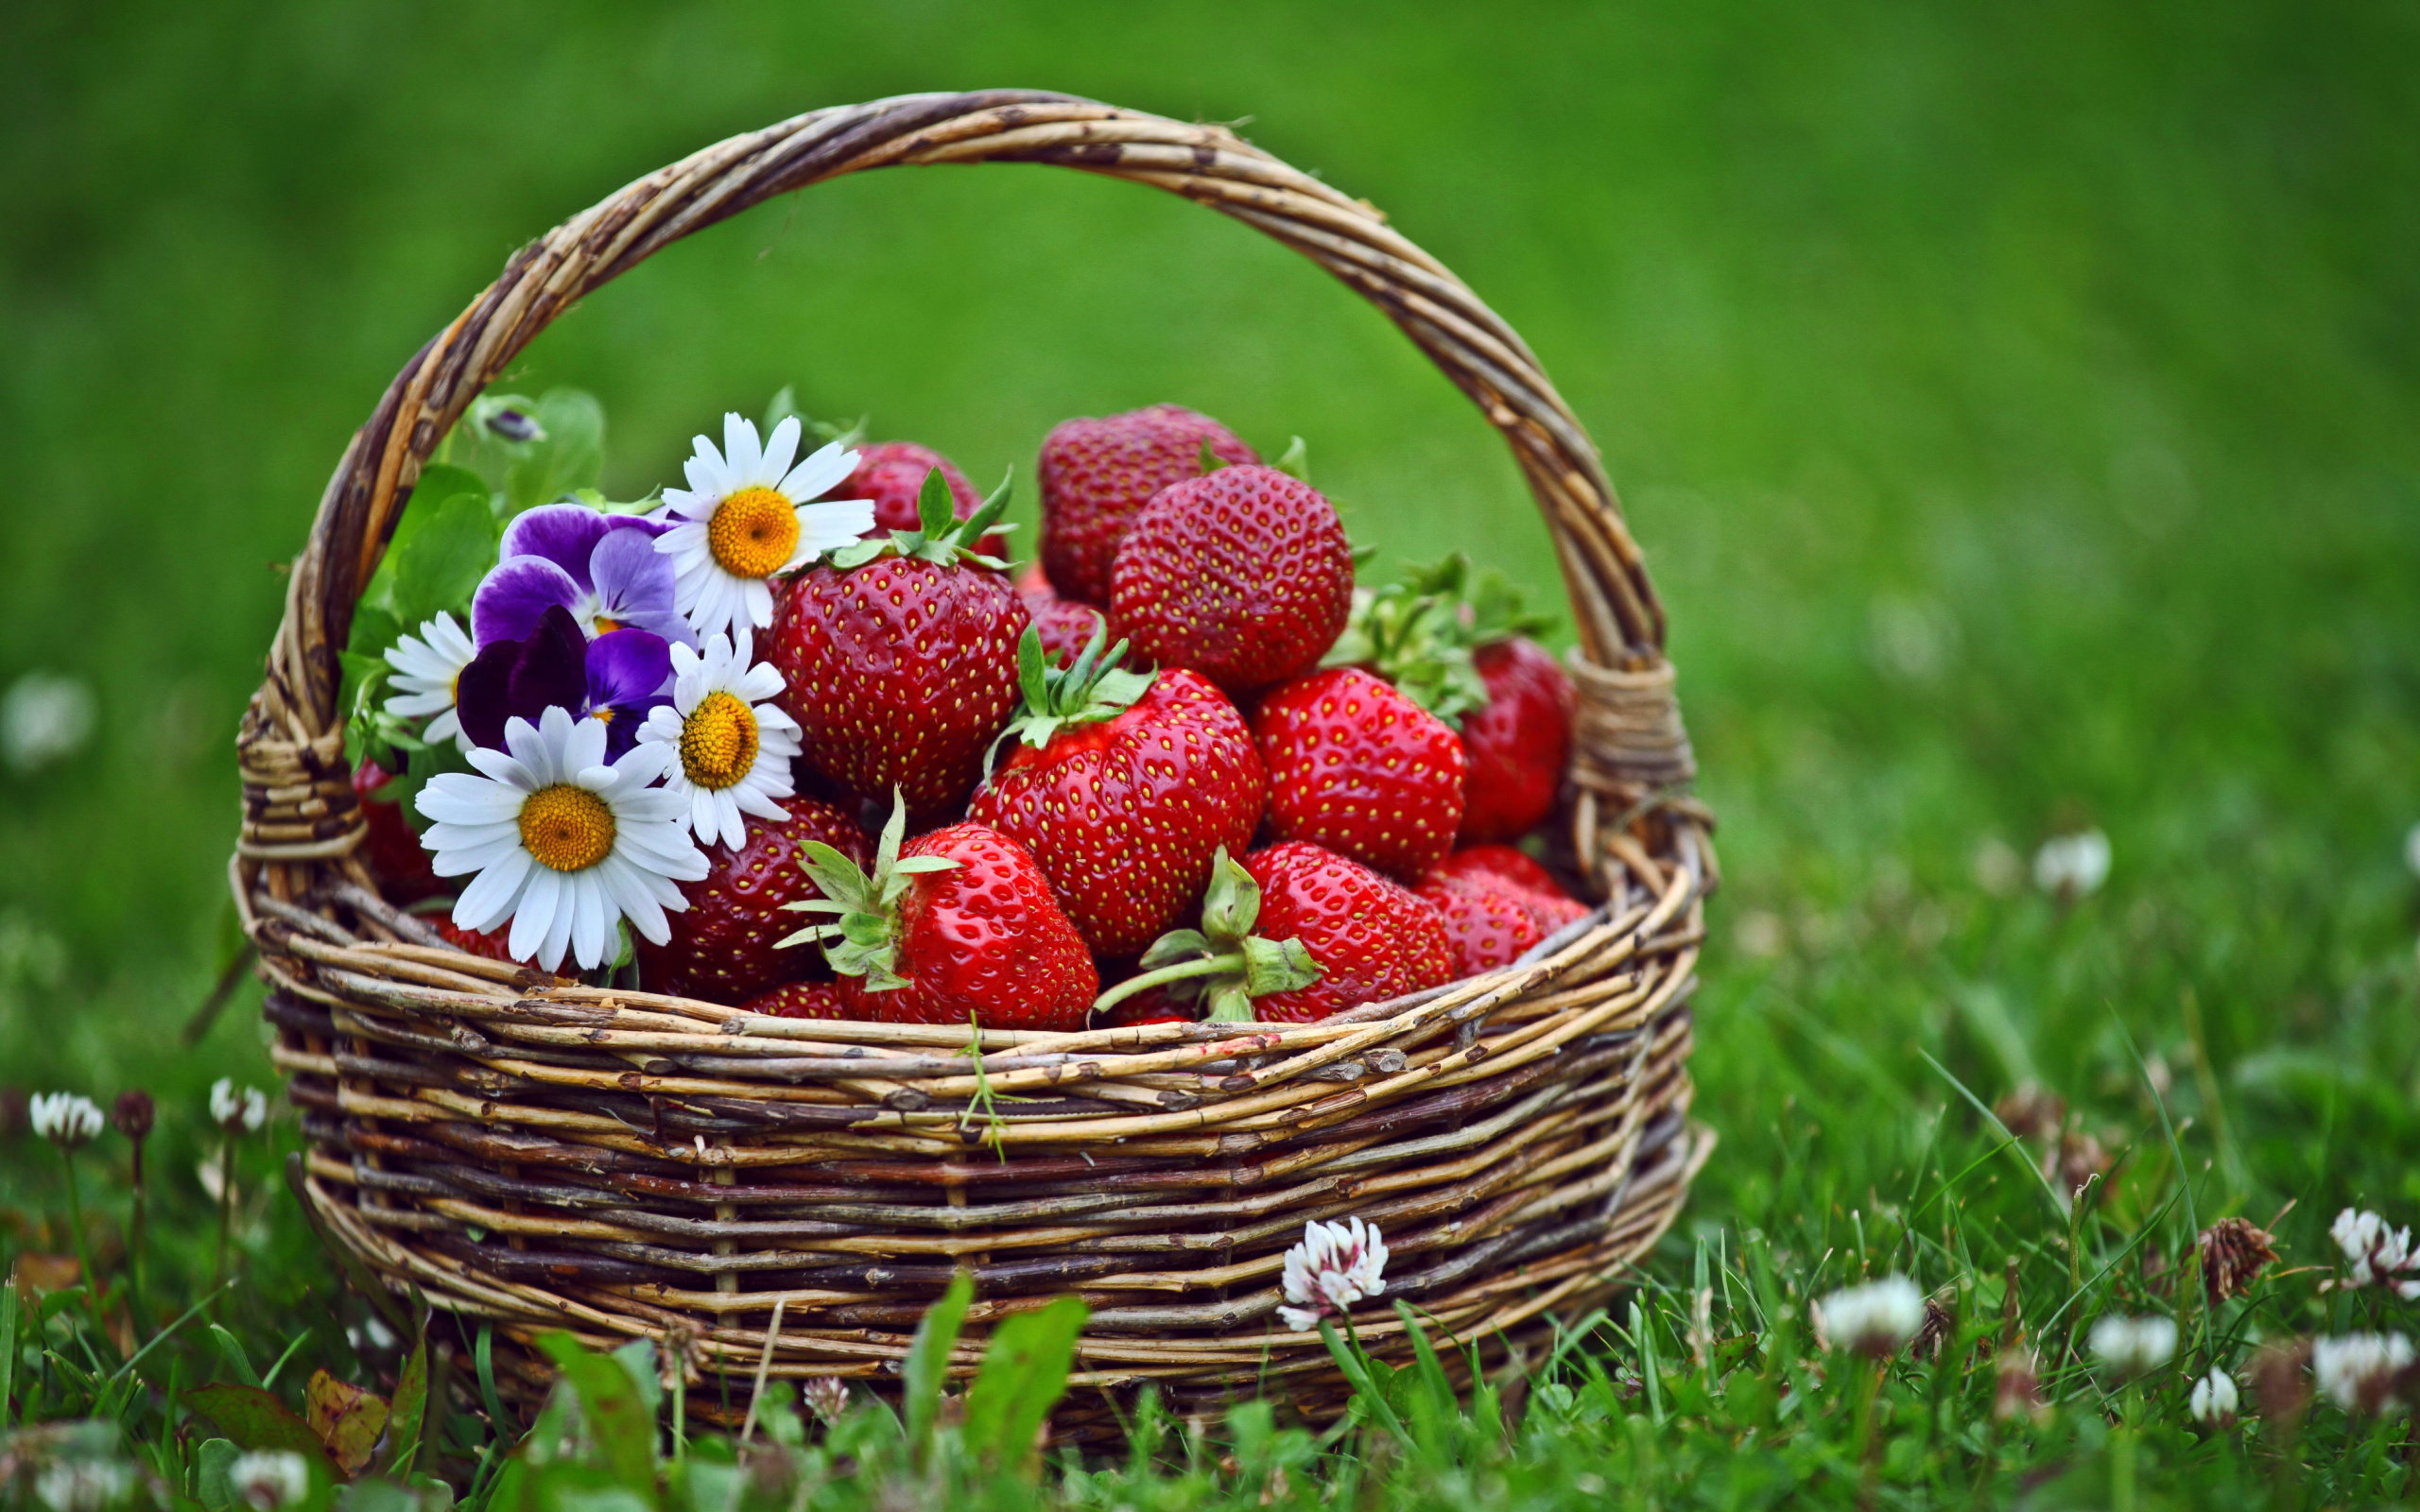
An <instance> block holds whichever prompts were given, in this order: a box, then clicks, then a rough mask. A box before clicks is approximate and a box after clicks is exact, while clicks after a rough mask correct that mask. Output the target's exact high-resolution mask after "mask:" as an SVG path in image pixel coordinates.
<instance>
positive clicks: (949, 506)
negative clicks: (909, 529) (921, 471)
mask: <svg viewBox="0 0 2420 1512" xmlns="http://www.w3.org/2000/svg"><path fill="white" fill-rule="evenodd" d="M957 523H958V500H957V499H956V498H955V497H954V496H953V495H952V494H951V493H950V491H949V479H947V478H945V477H943V476H942V470H941V469H940V468H934V469H933V470H932V471H931V472H926V473H925V485H924V487H923V488H920V489H918V490H916V528H917V529H918V530H919V531H920V532H921V533H922V534H923V535H924V536H925V539H926V540H938V539H940V538H941V537H942V536H945V535H948V534H949V528H950V526H951V525H953V524H957Z"/></svg>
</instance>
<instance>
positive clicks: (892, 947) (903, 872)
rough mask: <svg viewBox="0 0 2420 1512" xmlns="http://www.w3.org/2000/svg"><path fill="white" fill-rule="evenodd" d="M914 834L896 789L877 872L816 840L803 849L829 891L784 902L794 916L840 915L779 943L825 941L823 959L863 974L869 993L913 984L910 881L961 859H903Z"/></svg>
mask: <svg viewBox="0 0 2420 1512" xmlns="http://www.w3.org/2000/svg"><path fill="white" fill-rule="evenodd" d="M907 833H908V805H907V803H906V802H904V801H903V800H902V799H900V796H899V791H898V789H896V788H893V789H892V790H891V794H890V822H889V823H887V824H885V825H884V826H883V827H882V840H881V842H880V844H878V845H877V846H876V847H875V848H874V854H873V875H872V876H868V875H867V874H866V873H865V871H864V869H863V868H860V867H859V866H858V865H857V864H856V862H854V861H852V860H850V859H849V858H848V857H847V856H844V855H842V854H841V853H840V852H839V851H835V850H834V849H832V848H831V847H830V846H828V845H825V844H824V843H823V842H822V841H821V840H809V841H807V842H806V843H805V844H804V846H802V847H800V851H801V854H800V856H799V863H798V865H799V869H800V870H801V871H804V872H805V873H806V877H807V880H808V881H809V882H812V883H814V884H815V885H816V886H817V887H818V888H820V889H821V891H822V893H823V896H822V897H821V898H809V899H805V900H803V901H801V902H792V903H784V904H782V906H783V907H784V908H786V909H788V910H789V911H790V912H792V913H802V914H837V915H838V916H839V917H838V918H837V919H831V920H829V921H827V922H824V923H821V924H809V925H807V926H806V927H805V928H804V929H801V930H799V931H798V932H797V933H795V934H791V935H786V936H783V937H782V938H780V939H778V940H775V941H774V942H773V944H774V948H776V949H780V948H781V947H783V946H787V945H805V944H810V943H814V944H821V946H822V947H823V959H824V960H825V961H827V962H828V963H830V965H831V967H832V970H834V971H838V973H840V974H841V975H842V976H862V977H864V978H865V979H866V990H867V991H869V992H895V991H897V990H898V989H899V988H903V987H906V986H907V985H908V979H907V978H906V977H904V976H901V975H900V974H899V971H898V965H899V897H900V895H901V894H902V893H904V892H906V891H907V890H908V883H910V882H912V881H914V880H915V879H916V878H917V877H919V876H921V875H923V874H924V873H925V872H929V871H948V870H951V869H953V868H956V867H957V866H958V865H959V863H957V862H955V861H952V860H951V859H950V858H949V857H947V856H909V857H908V858H907V859H906V860H902V859H900V855H899V842H900V840H901V839H902V838H903V837H905V836H906V834H907Z"/></svg>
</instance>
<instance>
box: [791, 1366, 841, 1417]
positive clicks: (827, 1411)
mask: <svg viewBox="0 0 2420 1512" xmlns="http://www.w3.org/2000/svg"><path fill="white" fill-rule="evenodd" d="M799 1396H800V1398H801V1399H802V1400H804V1401H805V1403H806V1408H807V1411H809V1412H811V1413H813V1414H815V1416H817V1417H821V1418H822V1419H823V1420H824V1421H825V1422H827V1423H828V1422H834V1421H837V1420H838V1418H839V1416H840V1415H841V1414H842V1413H844V1412H847V1411H848V1410H849V1383H847V1382H845V1381H843V1380H841V1379H840V1378H839V1377H838V1376H816V1377H814V1378H812V1379H811V1380H809V1381H808V1382H807V1383H806V1385H805V1387H804V1389H803V1390H802V1391H800V1393H799Z"/></svg>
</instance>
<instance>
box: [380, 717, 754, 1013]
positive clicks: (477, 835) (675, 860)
mask: <svg viewBox="0 0 2420 1512" xmlns="http://www.w3.org/2000/svg"><path fill="white" fill-rule="evenodd" d="M504 744H505V749H504V750H487V749H484V748H482V749H475V750H473V751H472V752H471V765H474V766H475V767H477V768H478V769H479V772H480V773H481V774H482V775H478V776H474V775H472V774H470V773H468V772H444V773H441V774H439V775H438V776H436V777H433V778H430V779H429V781H428V785H427V786H426V787H423V788H422V789H421V791H420V796H419V797H418V798H417V799H414V801H415V802H417V803H418V804H419V805H420V811H421V812H422V813H423V814H424V815H426V816H428V817H429V818H430V819H432V820H434V821H435V822H434V823H432V824H431V825H429V827H428V832H427V833H426V834H425V835H423V837H422V838H423V843H424V844H425V845H427V847H428V848H429V850H431V851H435V852H436V855H435V858H434V859H433V861H432V862H431V866H432V867H433V868H435V870H436V872H437V874H438V875H439V876H441V877H458V876H461V875H463V874H465V873H466V872H474V871H475V872H477V873H478V875H477V876H476V877H475V878H474V879H473V880H472V883H471V885H469V886H467V887H465V888H463V889H462V896H461V897H460V899H458V901H457V902H455V904H454V922H455V923H456V924H457V925H458V926H459V927H461V928H463V929H469V930H479V931H485V930H491V929H493V928H495V927H496V926H497V925H499V924H501V923H502V922H504V920H505V919H511V920H512V934H511V935H510V936H509V937H508V938H507V940H506V942H505V944H506V948H507V949H509V950H510V952H511V953H512V954H513V956H514V957H515V958H516V959H519V960H525V961H526V960H528V959H530V958H532V956H533V955H534V957H535V958H536V960H537V962H538V964H539V965H541V966H543V967H544V968H545V969H546V970H548V971H553V970H554V969H555V968H556V967H558V966H560V965H562V958H563V952H564V951H565V950H566V949H568V950H570V951H571V953H572V954H573V955H574V957H575V958H577V959H578V960H579V964H580V965H581V966H583V967H595V966H597V965H599V964H601V963H603V962H604V961H607V960H609V959H611V958H612V956H613V951H612V949H611V947H610V944H609V942H610V941H611V940H612V938H613V935H614V919H616V918H621V919H629V920H630V921H631V923H633V924H635V925H637V926H638V931H639V933H640V934H641V935H644V936H647V938H648V939H649V940H650V941H652V942H654V943H655V944H658V945H661V944H664V943H665V942H666V940H668V939H670V938H671V937H672V931H671V927H670V926H669V925H668V924H666V922H665V919H664V911H665V910H666V909H667V908H669V909H671V910H672V911H673V912H675V913H678V912H680V911H682V910H683V909H685V908H687V907H688V906H689V903H688V900H687V899H685V898H683V897H682V896H681V889H680V888H678V887H676V886H674V885H673V883H674V882H676V881H678V882H695V881H697V880H699V879H700V878H701V877H703V876H704V875H705V874H706V857H705V853H704V852H703V851H700V850H699V849H698V848H697V847H696V846H694V845H692V844H690V843H689V835H688V826H687V825H685V824H683V822H682V813H683V809H684V808H685V807H686V806H687V805H685V804H684V803H683V801H682V799H681V796H680V795H679V794H677V793H671V792H667V791H666V790H665V789H663V788H661V787H650V786H648V783H650V782H654V781H655V780H656V779H657V778H658V777H660V776H662V775H663V773H664V765H665V762H666V760H667V759H668V758H669V757H670V755H671V751H670V749H669V748H668V747H664V746H632V747H631V748H630V750H629V751H627V752H626V753H624V755H623V757H622V759H621V760H620V761H618V762H615V763H614V764H613V765H610V766H609V765H605V727H604V726H603V725H602V724H600V723H598V722H597V721H596V720H594V719H574V718H573V717H572V716H571V713H570V712H569V711H568V710H565V709H563V708H562V707H560V706H551V707H549V708H548V709H547V710H546V712H545V713H544V714H543V715H541V716H540V718H539V722H538V724H537V725H536V727H535V728H532V727H531V725H530V723H529V721H527V719H521V718H514V719H511V720H509V721H507V722H506V724H505V727H504Z"/></svg>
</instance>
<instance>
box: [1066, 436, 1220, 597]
mask: <svg viewBox="0 0 2420 1512" xmlns="http://www.w3.org/2000/svg"><path fill="white" fill-rule="evenodd" d="M1204 446H1207V447H1209V448H1210V452H1211V455H1214V456H1217V457H1219V459H1221V460H1223V461H1227V462H1257V461H1259V460H1260V457H1259V455H1257V454H1255V453H1254V452H1253V449H1252V448H1251V447H1249V446H1246V445H1245V444H1244V443H1243V442H1242V441H1241V440H1239V439H1237V438H1236V435H1235V433H1234V432H1233V431H1230V430H1228V429H1227V427H1225V426H1224V425H1221V424H1219V422H1218V421H1215V420H1212V419H1211V418H1210V417H1209V416H1207V415H1198V414H1196V413H1194V412H1193V411H1192V410H1189V409H1185V408H1183V407H1181V406H1179V405H1176V404H1153V405H1152V406H1151V407H1150V408H1149V409H1132V410H1128V411H1127V412H1126V413H1125V414H1123V415H1112V416H1110V417H1109V418H1107V419H1106V420H1092V419H1084V420H1070V421H1060V422H1059V423H1058V424H1057V425H1055V426H1053V427H1052V428H1051V431H1050V434H1049V436H1048V437H1046V438H1045V439H1044V440H1043V443H1042V460H1041V462H1040V463H1039V464H1038V465H1037V467H1036V468H1035V472H1036V474H1037V476H1038V479H1039V481H1040V482H1041V484H1042V569H1043V571H1044V572H1046V573H1047V574H1048V575H1049V576H1050V584H1051V586H1052V587H1053V588H1056V589H1057V590H1058V591H1059V592H1060V593H1063V594H1065V595H1066V596H1067V597H1069V598H1072V599H1075V600H1077V601H1079V602H1080V603H1085V604H1098V605H1106V604H1107V603H1108V602H1109V580H1110V563H1111V562H1112V560H1114V559H1115V557H1116V555H1117V542H1118V541H1119V539H1120V538H1121V537H1123V536H1124V535H1125V534H1126V527H1127V526H1128V525H1129V524H1132V521H1133V519H1134V516H1135V513H1136V512H1137V511H1138V510H1140V509H1141V508H1142V507H1143V506H1145V505H1146V504H1149V503H1150V500H1151V495H1153V494H1155V493H1157V492H1159V491H1160V490H1162V489H1165V488H1167V486H1168V485H1169V484H1171V483H1182V482H1184V480H1185V479H1186V478H1198V477H1200V476H1201V449H1202V448H1203V447H1204Z"/></svg>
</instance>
